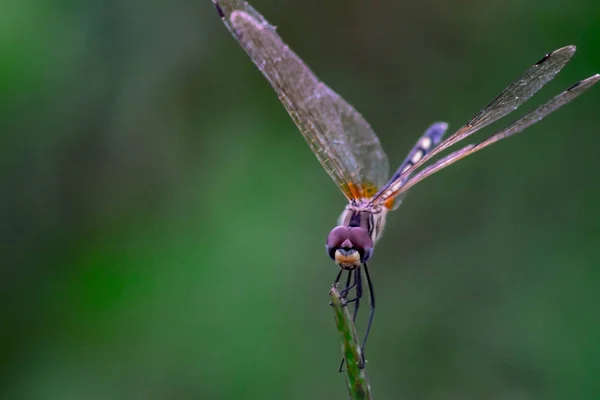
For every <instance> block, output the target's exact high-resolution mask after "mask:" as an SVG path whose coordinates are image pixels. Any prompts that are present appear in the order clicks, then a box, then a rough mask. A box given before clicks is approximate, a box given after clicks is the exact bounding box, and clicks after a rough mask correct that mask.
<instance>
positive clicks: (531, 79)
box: [372, 46, 575, 203]
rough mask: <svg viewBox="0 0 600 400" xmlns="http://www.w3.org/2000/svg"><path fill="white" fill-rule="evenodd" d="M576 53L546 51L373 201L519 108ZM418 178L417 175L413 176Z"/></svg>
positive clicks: (571, 50)
mask: <svg viewBox="0 0 600 400" xmlns="http://www.w3.org/2000/svg"><path fill="white" fill-rule="evenodd" d="M574 53H575V46H566V47H562V48H560V49H558V50H555V51H553V52H552V53H548V54H547V55H545V56H544V57H543V58H542V59H541V60H540V61H538V62H537V63H535V64H534V65H533V66H532V67H531V68H529V69H528V70H527V71H526V72H525V73H524V74H523V75H522V76H521V77H520V78H519V79H517V80H516V81H514V82H513V83H511V84H510V85H509V86H508V87H507V88H506V89H504V90H503V91H502V93H500V94H499V95H498V97H496V98H495V99H494V100H493V101H492V102H491V103H490V104H488V105H487V106H486V107H485V108H484V109H483V110H481V111H480V112H479V113H478V114H477V115H475V116H474V117H473V118H471V119H470V120H469V122H467V123H466V124H465V125H464V126H463V127H461V128H460V129H459V130H458V131H456V132H455V133H454V134H452V135H451V136H450V137H448V138H447V139H446V140H444V141H443V142H442V143H440V145H439V146H437V147H436V148H435V149H433V151H431V152H430V153H428V154H427V155H425V156H424V157H423V158H421V159H420V160H419V161H418V162H417V163H415V164H414V165H412V166H411V167H410V168H409V169H407V170H406V171H404V172H403V173H402V174H401V175H400V176H399V177H397V178H396V179H392V180H390V181H389V182H388V183H387V184H386V185H385V186H384V187H383V188H381V189H380V190H379V192H378V193H377V194H376V195H375V196H374V197H373V200H372V202H373V203H382V202H385V201H387V200H389V199H391V198H393V197H394V195H395V194H396V193H397V192H398V190H399V189H400V188H401V187H402V185H403V184H404V183H405V182H406V181H407V180H406V177H407V176H409V175H411V174H412V173H414V172H415V170H416V169H418V168H419V167H421V166H422V165H423V164H425V163H426V162H427V161H429V160H431V158H432V157H434V156H436V155H437V154H439V153H440V152H442V151H443V150H445V149H447V148H449V147H450V146H452V145H454V144H455V143H457V142H459V141H461V140H463V139H465V138H467V137H469V136H471V135H472V134H474V133H475V132H477V131H479V130H480V129H481V128H483V127H485V126H487V125H489V124H491V123H493V122H495V121H497V120H499V119H500V118H502V117H504V116H505V115H507V114H509V113H510V112H512V111H514V110H516V109H517V108H518V107H519V106H520V105H521V104H523V103H525V102H526V101H527V100H528V99H529V98H530V97H531V96H533V95H534V94H535V93H536V92H537V91H538V90H540V89H541V88H542V87H543V86H544V85H545V84H546V83H548V82H549V81H550V80H552V78H554V76H555V75H556V74H557V73H558V72H559V71H560V70H561V69H562V68H563V67H564V66H565V65H566V64H567V63H568V62H569V60H570V59H571V57H572V56H573V54H574ZM413 179H414V178H413Z"/></svg>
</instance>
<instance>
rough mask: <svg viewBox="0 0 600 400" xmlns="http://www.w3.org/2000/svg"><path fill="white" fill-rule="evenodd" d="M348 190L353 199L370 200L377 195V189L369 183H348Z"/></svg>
mask: <svg viewBox="0 0 600 400" xmlns="http://www.w3.org/2000/svg"><path fill="white" fill-rule="evenodd" d="M348 189H350V192H352V195H353V196H354V198H355V199H370V198H371V197H373V196H374V195H375V193H377V187H375V185H373V184H372V183H370V182H363V183H361V184H356V183H348Z"/></svg>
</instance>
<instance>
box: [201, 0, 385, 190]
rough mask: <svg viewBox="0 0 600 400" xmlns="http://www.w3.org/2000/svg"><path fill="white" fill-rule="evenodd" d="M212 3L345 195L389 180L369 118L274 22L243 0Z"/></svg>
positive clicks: (371, 187)
mask: <svg viewBox="0 0 600 400" xmlns="http://www.w3.org/2000/svg"><path fill="white" fill-rule="evenodd" d="M213 3H214V4H215V7H216V8H217V11H218V12H219V15H220V16H221V18H222V20H223V22H224V23H225V25H226V26H227V28H228V29H229V30H230V31H231V33H232V34H233V36H234V37H235V38H236V39H237V40H238V42H239V43H240V45H241V46H242V47H243V48H244V50H245V51H246V53H247V54H248V55H249V56H250V58H251V59H252V61H253V62H254V64H255V65H256V66H257V67H258V69H259V70H260V71H261V72H262V74H263V75H264V76H265V78H266V79H267V80H268V81H269V83H270V84H271V86H272V87H273V89H274V90H275V92H277V96H278V97H279V100H280V101H281V102H282V104H283V105H284V107H285V108H286V110H287V111H288V113H289V114H290V116H291V117H292V119H293V120H294V122H295V123H296V125H297V126H298V128H299V129H300V132H301V133H302V135H303V136H304V139H306V141H307V143H308V145H309V146H310V148H311V150H312V151H313V152H314V153H315V155H316V156H317V158H318V160H319V161H320V162H321V164H322V165H323V167H324V168H325V171H327V173H328V174H329V175H330V176H331V178H332V179H333V180H334V181H335V182H336V183H337V185H338V186H339V187H340V189H341V190H342V192H343V193H344V195H346V197H347V198H348V199H349V200H352V199H356V198H361V197H371V196H372V195H373V194H374V193H375V192H376V191H377V189H378V188H380V187H381V186H383V184H384V183H385V182H386V181H387V178H388V176H389V175H388V173H389V166H388V159H387V156H386V154H385V152H384V151H383V148H382V147H381V144H380V143H379V139H378V138H377V135H375V133H374V132H373V130H372V129H371V127H370V126H369V124H368V123H367V121H366V120H365V119H364V118H363V117H362V116H361V115H360V114H359V113H358V112H357V111H356V110H355V109H354V108H352V106H351V105H350V104H348V103H347V102H346V101H345V100H344V99H342V98H341V97H340V96H339V95H338V94H337V93H335V92H334V91H333V90H331V89H330V88H329V87H327V86H326V85H325V84H324V83H322V82H320V81H319V79H318V78H317V77H316V76H315V74H313V72H312V71H311V70H310V69H309V68H308V66H306V65H305V64H304V63H303V62H302V60H301V59H300V58H299V57H298V56H297V55H296V54H295V53H294V52H292V51H291V50H290V48H289V47H288V46H287V45H286V44H285V43H283V41H282V40H281V38H280V37H279V35H278V34H277V33H276V32H275V27H273V26H271V25H269V23H268V22H267V21H266V20H265V19H264V18H263V16H262V15H260V14H259V13H258V12H257V11H256V10H254V9H253V8H252V7H251V6H250V5H248V4H247V3H246V2H245V1H241V0H213Z"/></svg>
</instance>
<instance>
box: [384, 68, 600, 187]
mask: <svg viewBox="0 0 600 400" xmlns="http://www.w3.org/2000/svg"><path fill="white" fill-rule="evenodd" d="M598 80H600V75H598V74H597V75H594V76H591V77H589V78H587V79H585V80H583V81H580V82H578V83H576V84H575V85H573V86H571V87H570V88H569V89H567V90H565V91H564V92H562V93H561V94H559V95H557V96H556V97H554V98H553V99H552V100H550V101H549V102H547V103H546V104H543V105H541V106H540V107H538V108H537V109H535V110H534V111H532V112H530V113H529V114H527V115H525V116H524V117H523V118H521V119H519V120H517V121H515V122H513V123H512V124H511V125H509V126H507V127H506V128H504V129H502V130H500V131H498V132H496V133H495V134H493V135H492V136H491V137H489V138H488V139H486V140H484V141H482V142H480V143H478V144H476V145H473V144H471V145H468V146H466V147H464V148H462V149H460V150H458V151H456V152H454V153H451V154H449V155H447V156H446V157H444V158H441V159H440V160H438V161H437V162H436V163H434V164H432V165H430V166H429V167H427V168H425V169H423V170H422V171H420V172H419V173H418V174H416V175H415V176H414V177H413V178H411V179H410V180H409V181H408V182H406V183H405V184H404V185H402V186H401V187H400V188H399V189H398V190H397V191H395V192H394V193H393V194H392V198H393V197H394V196H398V195H401V194H402V193H404V192H406V191H407V190H408V189H410V188H411V187H413V186H414V185H416V184H417V183H419V182H421V181H422V180H423V179H425V178H427V177H428V176H431V175H433V174H434V173H436V172H438V171H440V170H442V169H444V168H446V167H447V166H449V165H451V164H454V163H455V162H456V161H458V160H460V159H462V158H465V157H466V156H468V155H470V154H473V153H475V152H477V151H479V150H481V149H483V148H485V147H487V146H489V145H491V144H493V143H496V142H497V141H499V140H502V139H505V138H507V137H509V136H512V135H515V134H517V133H519V132H522V131H523V130H524V129H526V128H528V127H530V126H531V125H533V124H535V123H536V122H538V121H540V120H542V119H543V118H545V117H546V116H547V115H549V114H551V113H553V112H554V111H556V110H558V109H559V108H560V107H562V106H564V105H565V104H567V103H569V102H570V101H571V100H573V99H575V98H576V97H577V96H579V95H580V94H582V93H583V92H585V91H586V90H588V89H589V88H590V87H592V86H593V85H594V84H596V83H597V82H598Z"/></svg>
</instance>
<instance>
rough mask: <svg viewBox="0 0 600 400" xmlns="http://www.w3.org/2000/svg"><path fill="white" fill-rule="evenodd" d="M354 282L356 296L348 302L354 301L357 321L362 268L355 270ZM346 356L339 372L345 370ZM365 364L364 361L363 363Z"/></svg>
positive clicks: (354, 318) (353, 320) (353, 319)
mask: <svg viewBox="0 0 600 400" xmlns="http://www.w3.org/2000/svg"><path fill="white" fill-rule="evenodd" d="M354 284H355V285H356V297H355V298H354V299H352V300H348V303H352V302H354V314H353V315H352V322H353V323H355V322H356V316H357V315H358V307H359V306H360V299H361V297H362V275H361V272H360V268H356V269H355V270H354ZM345 361H346V359H345V358H342V362H340V368H339V372H342V371H343V368H344V362H345ZM361 365H364V361H362V364H361Z"/></svg>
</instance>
